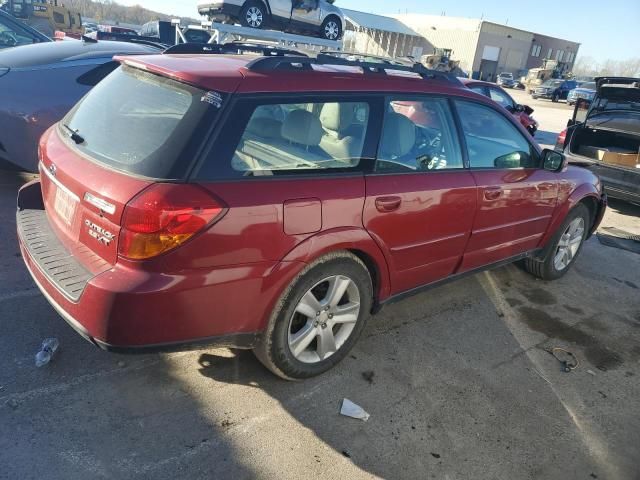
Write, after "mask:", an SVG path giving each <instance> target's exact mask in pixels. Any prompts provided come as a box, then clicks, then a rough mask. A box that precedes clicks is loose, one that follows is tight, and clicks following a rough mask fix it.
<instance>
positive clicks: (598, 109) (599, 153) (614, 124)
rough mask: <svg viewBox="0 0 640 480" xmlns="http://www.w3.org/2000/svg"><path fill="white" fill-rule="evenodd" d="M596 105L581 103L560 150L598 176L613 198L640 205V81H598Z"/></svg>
mask: <svg viewBox="0 0 640 480" xmlns="http://www.w3.org/2000/svg"><path fill="white" fill-rule="evenodd" d="M595 83H596V95H595V97H594V99H593V101H591V102H590V101H589V100H587V99H584V98H582V99H578V100H577V103H576V108H575V110H574V115H573V118H572V119H571V120H570V121H569V127H568V128H567V130H564V131H563V132H562V133H560V135H559V136H558V140H557V144H556V150H558V151H560V152H563V153H564V154H565V155H566V156H567V158H568V159H569V161H570V162H571V163H573V164H576V165H580V166H583V167H585V168H587V169H589V170H591V171H592V172H594V173H596V174H597V175H598V176H599V177H600V178H601V179H602V182H603V183H604V187H605V190H606V192H607V193H608V195H609V196H611V197H615V198H618V199H621V200H626V201H629V202H635V203H638V204H640V78H628V77H624V78H620V77H601V78H596V80H595Z"/></svg>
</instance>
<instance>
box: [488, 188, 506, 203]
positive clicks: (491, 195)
mask: <svg viewBox="0 0 640 480" xmlns="http://www.w3.org/2000/svg"><path fill="white" fill-rule="evenodd" d="M502 192H503V190H502V187H487V188H485V189H484V198H485V200H497V199H498V198H500V197H501V196H502Z"/></svg>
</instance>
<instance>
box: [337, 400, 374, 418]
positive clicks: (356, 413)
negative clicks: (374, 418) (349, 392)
mask: <svg viewBox="0 0 640 480" xmlns="http://www.w3.org/2000/svg"><path fill="white" fill-rule="evenodd" d="M340 414H341V415H344V416H345V417H351V418H357V419H358V420H362V421H363V422H366V421H367V420H369V417H370V415H369V414H368V413H367V412H365V411H364V409H363V408H362V407H361V406H360V405H356V404H355V403H353V402H352V401H351V400H349V399H348V398H345V399H343V400H342V408H341V409H340Z"/></svg>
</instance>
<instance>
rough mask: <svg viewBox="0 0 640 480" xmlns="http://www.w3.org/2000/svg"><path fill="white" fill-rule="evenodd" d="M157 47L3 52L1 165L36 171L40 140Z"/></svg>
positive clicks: (65, 46) (62, 45) (70, 45)
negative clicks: (104, 82) (124, 59)
mask: <svg viewBox="0 0 640 480" xmlns="http://www.w3.org/2000/svg"><path fill="white" fill-rule="evenodd" d="M160 51H161V50H159V49H158V48H154V47H151V46H148V45H137V44H134V43H126V42H106V41H105V42H103V41H100V42H90V41H80V40H67V41H62V42H49V43H42V44H37V45H25V46H22V47H16V48H11V49H6V50H2V51H0V125H2V128H0V166H2V167H5V168H6V167H8V166H9V167H18V168H20V169H23V170H27V171H37V169H38V155H37V146H38V139H39V138H40V136H41V135H42V134H43V133H44V131H45V130H46V129H47V128H49V127H50V126H51V125H53V124H54V123H55V122H57V121H58V120H60V119H61V118H62V116H63V115H65V114H66V113H67V112H68V111H69V110H70V109H71V107H73V105H74V104H75V103H76V102H77V101H78V100H80V98H82V96H83V95H84V94H85V93H87V92H88V91H89V90H90V89H91V88H92V87H93V86H94V85H96V84H97V83H98V82H99V81H100V80H101V79H102V78H104V77H105V76H106V75H107V74H108V73H110V72H111V71H112V70H113V69H115V68H116V67H117V66H118V65H119V63H118V62H115V61H114V60H113V56H114V55H119V54H127V55H135V54H143V53H144V54H149V53H155V52H160Z"/></svg>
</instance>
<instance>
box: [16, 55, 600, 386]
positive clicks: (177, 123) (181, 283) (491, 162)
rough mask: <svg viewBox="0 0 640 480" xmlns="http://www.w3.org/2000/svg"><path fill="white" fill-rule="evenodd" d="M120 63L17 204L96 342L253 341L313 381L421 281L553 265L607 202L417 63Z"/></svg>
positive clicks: (276, 59)
mask: <svg viewBox="0 0 640 480" xmlns="http://www.w3.org/2000/svg"><path fill="white" fill-rule="evenodd" d="M240 48H241V47H238V49H240ZM120 61H121V62H122V63H123V66H122V67H120V68H118V69H116V70H115V71H114V72H113V73H111V74H110V75H109V76H108V77H107V78H105V79H104V80H103V81H102V82H100V83H99V84H98V85H97V86H96V87H95V88H94V89H93V90H91V91H90V92H89V94H88V95H86V96H85V97H84V98H83V99H82V100H81V101H80V102H79V103H78V104H77V105H76V106H75V107H74V108H73V109H72V110H71V111H70V112H69V114H68V115H66V116H65V117H64V118H63V119H62V120H61V121H60V122H59V123H58V124H56V125H55V126H53V127H51V128H50V129H49V130H48V131H47V132H46V133H45V134H44V136H43V137H42V139H41V141H40V172H41V175H40V179H39V180H37V181H34V182H31V183H29V184H27V185H25V186H24V187H23V188H22V189H21V190H20V192H19V195H18V212H17V229H18V238H19V243H20V249H21V252H22V257H23V259H24V262H25V264H26V266H27V268H28V269H29V271H30V272H31V274H32V276H33V278H34V280H35V283H36V284H37V285H38V286H39V287H40V289H41V290H42V292H43V293H44V295H45V297H46V298H47V300H48V301H49V302H50V303H51V304H52V305H53V306H54V308H55V309H56V310H57V311H58V312H59V313H60V314H61V316H62V317H63V318H64V319H65V320H66V321H67V322H68V323H69V324H70V325H71V326H72V327H73V328H75V329H76V330H77V331H78V332H79V333H80V334H81V335H82V336H84V337H85V338H86V339H88V340H89V341H91V342H93V343H94V344H95V345H97V346H99V347H101V348H104V349H107V350H116V351H130V350H141V349H142V350H144V349H145V348H146V349H161V348H171V349H176V348H181V347H180V345H181V344H189V345H193V344H197V343H206V344H218V345H220V344H221V345H226V346H234V347H239V348H252V349H254V350H255V353H256V355H257V357H258V358H259V359H260V361H262V362H263V363H264V364H265V365H266V366H267V367H268V368H269V369H271V370H272V371H273V372H274V373H276V374H277V375H280V376H281V377H283V378H288V379H303V378H308V377H312V376H314V375H318V374H320V373H322V372H324V371H326V370H328V369H330V368H332V367H333V366H334V365H336V364H337V363H338V362H340V361H341V360H342V359H343V358H344V357H345V356H346V355H347V354H348V352H349V350H350V349H351V348H352V347H353V345H354V344H355V342H356V341H357V339H358V336H359V335H360V333H361V332H362V330H363V328H364V326H365V323H366V321H367V319H368V317H369V315H370V313H371V312H376V311H379V309H380V308H381V307H382V306H384V305H386V304H388V303H390V302H392V301H394V300H399V299H401V298H403V297H405V296H407V295H410V294H412V293H416V292H418V291H421V290H422V289H424V288H426V287H429V286H434V285H439V284H442V283H443V282H444V281H447V280H454V279H457V278H460V277H462V276H464V275H468V274H472V273H475V272H478V271H480V270H484V269H487V268H491V267H495V266H497V265H503V264H505V263H508V262H512V261H515V260H519V259H523V260H524V265H525V267H526V268H527V270H528V271H530V272H531V273H532V274H533V275H535V276H537V277H540V278H543V279H546V280H552V279H556V278H559V277H561V276H563V275H564V274H565V273H566V272H567V270H568V269H569V268H570V267H571V265H572V264H573V263H574V262H575V259H576V258H577V256H578V254H579V253H580V248H581V246H582V243H583V241H584V240H585V239H586V238H588V237H589V235H591V233H592V232H593V231H594V229H595V228H596V227H597V226H598V224H599V222H600V219H601V218H602V215H603V213H604V210H605V204H606V197H605V196H604V195H603V194H602V192H601V187H600V183H599V181H598V178H597V177H596V176H595V175H594V174H592V173H591V172H589V171H588V170H585V169H582V168H576V167H570V166H567V164H566V163H565V158H564V155H562V154H561V153H558V152H554V151H552V150H541V149H540V147H539V146H538V145H537V144H536V143H535V142H534V141H533V140H532V139H531V137H530V135H529V134H528V133H527V132H526V130H525V129H524V128H523V127H522V126H521V125H520V124H519V123H518V122H517V121H516V120H515V119H514V118H513V116H512V115H510V114H509V113H508V112H507V111H506V110H505V109H504V108H502V107H500V106H499V105H497V104H496V103H494V102H493V101H491V100H490V99H489V98H487V97H485V96H483V95H479V94H477V93H475V92H473V91H471V90H469V89H468V88H466V87H464V86H463V85H462V84H461V83H460V82H459V81H458V80H457V79H456V78H455V77H452V76H449V75H448V74H444V73H441V72H434V71H431V70H427V69H425V68H424V67H422V66H411V67H403V66H400V65H387V64H383V63H364V62H353V63H351V64H350V65H351V67H349V68H347V67H345V65H346V64H347V61H346V60H344V59H337V58H336V57H333V56H330V55H318V57H316V58H309V57H299V56H268V57H267V56H264V57H261V56H255V55H245V56H242V55H232V56H227V55H207V56H204V57H203V56H200V55H153V56H139V57H136V58H127V57H120ZM336 62H337V63H339V65H336ZM364 71H366V73H364ZM409 112H411V116H414V117H416V116H417V114H418V113H420V114H421V120H420V123H419V124H418V123H415V122H414V121H412V120H411V118H410V116H409Z"/></svg>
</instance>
